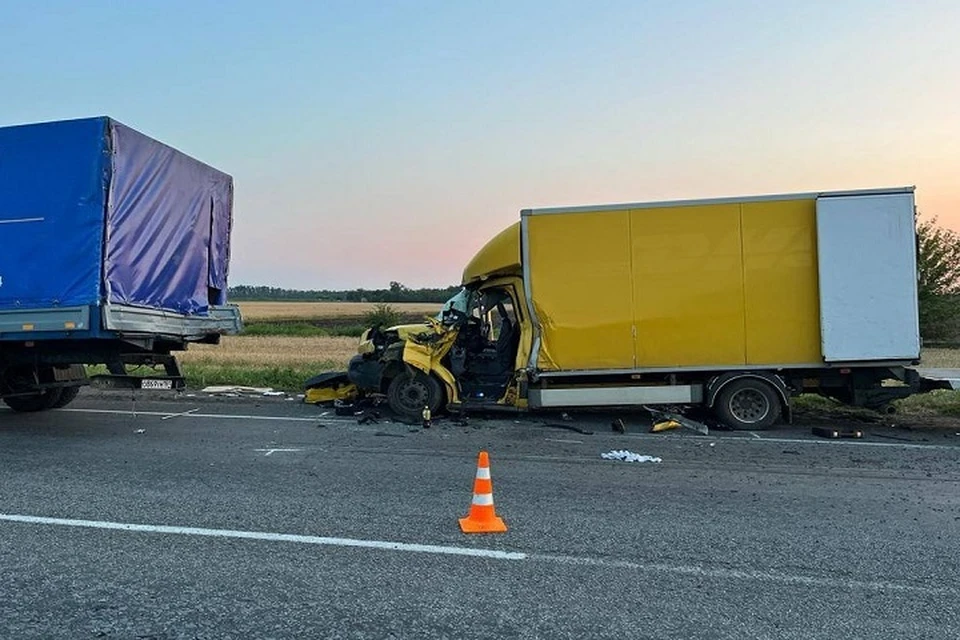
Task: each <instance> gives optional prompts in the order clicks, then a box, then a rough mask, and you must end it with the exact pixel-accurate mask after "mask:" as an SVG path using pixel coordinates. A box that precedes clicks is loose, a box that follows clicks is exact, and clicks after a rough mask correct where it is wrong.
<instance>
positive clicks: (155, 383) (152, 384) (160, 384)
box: [140, 379, 173, 389]
mask: <svg viewBox="0 0 960 640" xmlns="http://www.w3.org/2000/svg"><path fill="white" fill-rule="evenodd" d="M140 388H141V389H173V380H148V379H144V380H141V381H140Z"/></svg>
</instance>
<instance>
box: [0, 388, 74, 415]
mask: <svg viewBox="0 0 960 640" xmlns="http://www.w3.org/2000/svg"><path fill="white" fill-rule="evenodd" d="M61 391H62V389H47V390H46V391H41V392H39V393H34V394H31V395H28V396H11V397H9V398H4V399H3V402H4V404H6V405H7V406H8V407H10V408H11V409H13V410H14V411H19V412H33V411H44V410H46V409H52V408H53V407H54V405H56V404H57V402H59V401H60V393H61Z"/></svg>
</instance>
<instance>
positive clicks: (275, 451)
mask: <svg viewBox="0 0 960 640" xmlns="http://www.w3.org/2000/svg"><path fill="white" fill-rule="evenodd" d="M254 451H266V453H265V454H263V457H264V458H266V457H267V456H270V455H273V454H274V453H277V452H279V453H294V452H297V451H303V449H254Z"/></svg>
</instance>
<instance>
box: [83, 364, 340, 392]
mask: <svg viewBox="0 0 960 640" xmlns="http://www.w3.org/2000/svg"><path fill="white" fill-rule="evenodd" d="M180 368H181V369H182V370H183V375H184V377H185V378H186V380H187V387H188V388H190V389H194V390H200V389H203V388H204V387H209V386H214V385H236V386H242V387H270V388H272V389H276V390H278V391H290V392H302V391H303V383H304V382H306V381H307V380H309V379H310V378H312V377H313V376H315V375H317V374H318V373H320V372H322V371H330V370H333V369H336V368H337V365H336V363H335V362H330V361H320V362H317V363H316V364H312V365H309V366H302V367H301V366H298V367H291V366H278V367H270V366H263V367H255V366H238V365H216V364H181V367H180ZM105 373H108V371H107V368H106V367H104V366H103V365H96V366H88V367H87V375H91V376H93V375H100V374H105ZM128 373H129V374H130V375H131V376H162V375H166V373H165V372H164V370H163V367H158V368H156V369H152V368H150V367H138V368H132V369H130V370H129V371H128Z"/></svg>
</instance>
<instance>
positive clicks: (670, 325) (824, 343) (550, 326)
mask: <svg viewBox="0 0 960 640" xmlns="http://www.w3.org/2000/svg"><path fill="white" fill-rule="evenodd" d="M462 284H463V289H462V291H460V293H458V294H457V295H456V296H455V297H454V298H452V299H451V300H450V301H448V302H447V303H446V304H445V305H444V307H443V309H442V311H441V312H440V313H439V314H438V315H437V317H435V318H428V319H427V320H426V321H425V323H424V324H422V325H406V326H400V327H392V328H388V329H381V328H374V329H370V330H369V331H367V332H366V333H365V334H364V336H363V337H362V339H361V342H360V348H359V351H358V354H357V355H356V356H355V357H354V358H353V359H352V361H351V362H350V367H349V371H348V376H349V380H350V382H352V383H353V384H355V385H356V387H357V389H359V390H360V391H361V392H379V393H385V394H386V395H387V397H388V399H389V402H390V405H391V406H392V408H393V409H395V410H396V411H398V412H400V413H402V414H405V415H408V416H411V417H415V416H418V415H420V412H421V411H422V410H423V409H424V407H427V408H429V409H430V410H431V412H433V411H436V410H437V409H440V408H442V407H448V408H453V409H460V410H470V409H484V410H490V409H511V410H536V409H560V408H574V407H590V408H597V407H630V406H654V405H673V406H694V405H700V406H705V407H708V408H711V409H712V410H713V411H714V413H715V414H716V415H717V417H718V418H719V419H720V420H721V421H723V422H725V423H726V424H728V425H729V426H731V427H734V428H741V429H764V428H768V427H770V426H771V425H773V424H775V423H776V422H777V421H779V420H780V419H781V418H783V417H788V416H789V411H790V401H791V398H792V397H794V396H796V395H798V394H800V393H818V394H822V395H825V396H829V397H831V398H835V399H837V400H840V401H842V402H845V403H850V404H854V405H859V406H866V407H871V408H883V407H885V406H887V405H889V403H890V402H891V401H893V400H896V399H898V398H902V397H905V396H907V395H910V394H912V393H916V392H918V391H923V390H926V389H927V388H929V387H930V383H929V381H923V380H921V379H920V377H919V376H918V375H917V373H916V372H915V371H914V370H913V369H912V368H910V367H912V366H913V365H916V364H918V363H919V358H920V333H919V319H918V317H919V316H918V306H917V267H916V233H915V221H914V194H913V188H912V187H904V188H893V189H873V190H861V191H843V192H840V191H834V192H814V193H789V194H780V195H770V196H750V197H742V198H719V199H712V200H688V201H671V202H649V203H629V204H606V205H588V206H578V207H565V208H548V209H527V210H523V211H522V212H521V216H520V221H519V222H517V223H515V224H513V225H511V226H510V227H508V228H506V229H504V230H503V231H502V232H501V233H499V234H498V235H497V236H495V237H494V238H493V239H491V240H490V241H489V242H488V243H487V244H486V246H484V247H483V248H482V249H481V250H480V251H479V253H477V255H476V256H474V258H473V259H472V260H471V261H470V262H469V263H468V264H467V266H466V268H465V269H464V272H463V279H462ZM891 380H892V381H895V383H894V384H891V383H890V381H891Z"/></svg>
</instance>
